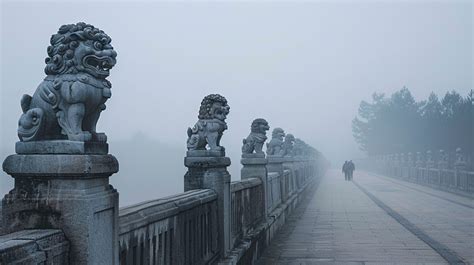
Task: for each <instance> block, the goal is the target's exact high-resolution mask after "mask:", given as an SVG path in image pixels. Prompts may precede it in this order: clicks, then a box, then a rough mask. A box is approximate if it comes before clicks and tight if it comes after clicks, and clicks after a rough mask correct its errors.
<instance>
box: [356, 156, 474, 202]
mask: <svg viewBox="0 0 474 265" xmlns="http://www.w3.org/2000/svg"><path fill="white" fill-rule="evenodd" d="M436 158H437V159H436V160H435V159H434V155H433V154H432V152H431V151H427V152H426V153H425V154H422V153H421V152H417V153H416V155H412V153H408V154H406V155H405V154H393V155H380V156H375V157H371V158H367V159H362V160H360V161H359V164H360V165H362V167H364V168H366V169H368V170H369V171H374V172H377V173H380V174H383V175H386V176H390V177H394V178H398V179H401V180H406V181H410V182H414V183H418V184H421V185H425V186H430V187H433V188H437V189H441V190H445V191H449V192H453V193H458V194H461V195H467V196H470V197H474V171H469V170H468V168H469V166H468V162H467V161H466V160H467V159H465V157H464V156H463V154H462V151H461V149H460V148H458V149H457V150H456V156H455V158H454V159H449V156H448V155H447V154H446V153H445V152H444V151H443V150H440V151H439V153H438V154H437V156H436Z"/></svg>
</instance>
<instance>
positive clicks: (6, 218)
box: [0, 24, 327, 265]
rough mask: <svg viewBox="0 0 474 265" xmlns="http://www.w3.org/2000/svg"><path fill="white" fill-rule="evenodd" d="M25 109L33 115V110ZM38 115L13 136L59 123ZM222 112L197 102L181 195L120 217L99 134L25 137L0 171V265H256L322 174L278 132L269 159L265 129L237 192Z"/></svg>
mask: <svg viewBox="0 0 474 265" xmlns="http://www.w3.org/2000/svg"><path fill="white" fill-rule="evenodd" d="M67 27H69V26H67ZM71 27H72V26H71ZM83 27H89V26H87V25H85V24H84V25H83V24H78V25H76V27H75V28H71V29H72V30H75V29H77V30H81V29H82V28H83ZM97 32H99V31H97ZM104 40H106V39H104ZM111 54H113V53H111ZM83 79H84V78H83ZM81 80H82V79H81ZM84 80H86V81H87V80H88V79H87V78H86V79H84ZM103 84H107V85H110V84H108V83H106V82H104V83H103ZM94 89H96V88H94ZM106 91H107V90H106ZM109 92H110V91H109ZM50 96H51V97H50ZM53 96H54V95H52V94H51V95H49V96H48V97H50V98H53ZM35 102H36V101H35ZM23 103H24V104H22V107H24V108H25V109H26V108H27V107H29V106H27V105H28V104H29V103H30V102H29V98H28V97H26V98H25V99H24V102H23ZM27 103H28V104H27ZM40 107H44V108H49V105H47V104H44V105H41V106H39V107H37V108H36V107H35V109H34V110H32V111H28V110H26V112H25V113H24V114H22V115H23V116H22V118H21V119H20V126H26V127H28V128H29V127H30V126H31V125H30V124H28V123H29V122H30V120H31V121H32V122H37V121H38V117H37V116H38V115H42V113H43V114H45V115H46V114H47V115H50V114H51V113H53V112H50V111H56V110H50V109H45V110H44V111H43V110H41V109H40ZM62 107H64V106H62ZM100 107H101V108H102V107H103V106H100ZM102 109H103V108H102ZM102 109H101V110H102ZM24 111H25V110H24ZM88 111H89V110H88ZM94 111H98V109H93V110H90V112H91V113H95V112H94ZM228 112H229V106H228V105H227V101H226V99H225V98H224V97H222V96H220V95H216V94H213V95H208V96H206V97H205V98H204V99H203V101H202V105H201V108H200V114H199V120H198V122H197V123H196V125H195V126H194V127H193V128H189V129H188V137H189V138H188V141H187V147H188V151H187V153H186V157H185V159H184V165H185V166H186V167H187V168H188V171H187V173H186V175H185V176H184V192H183V193H180V194H177V195H174V196H169V197H164V198H158V199H155V200H150V201H145V202H141V203H138V204H136V205H132V206H127V207H123V208H119V196H118V192H117V191H116V190H115V189H114V188H113V187H112V185H110V182H109V178H110V177H111V176H112V175H113V174H114V173H116V172H118V170H119V164H118V161H117V159H116V158H115V157H114V156H113V155H111V154H109V153H108V144H107V143H106V139H107V138H106V137H105V134H100V133H96V132H95V131H94V130H93V128H95V126H93V127H87V128H88V129H90V130H91V131H90V132H89V131H84V132H82V131H78V132H75V131H73V130H69V131H67V130H65V129H64V128H62V127H61V126H68V124H67V123H58V124H56V123H55V122H56V121H55V120H54V119H55V118H60V119H62V118H64V116H61V115H57V116H51V117H49V118H48V119H47V120H45V122H52V124H49V125H48V126H50V127H48V128H49V129H51V130H50V131H48V130H46V129H44V130H43V129H42V128H38V130H39V131H38V132H39V134H34V135H32V136H31V135H30V136H31V137H30V136H29V134H27V133H28V132H27V131H25V130H23V129H24V128H20V129H21V130H20V132H21V134H22V135H21V136H20V141H19V142H17V143H16V146H15V150H16V154H13V155H10V156H8V157H7V158H6V159H5V160H4V163H3V170H4V171H5V172H6V173H7V174H9V175H11V176H12V177H13V178H14V179H15V181H14V183H15V184H14V187H13V189H12V190H11V191H10V192H9V193H8V194H6V195H5V197H4V198H3V200H2V207H1V213H2V214H1V218H0V220H1V222H0V223H1V227H0V235H1V236H0V264H112V265H118V264H123V265H135V264H153V265H157V264H178V265H188V264H190V265H191V264H192V265H200V264H255V262H256V261H257V259H258V257H259V256H260V255H261V253H262V251H263V250H264V249H265V247H266V246H267V245H268V244H269V243H270V242H271V240H272V239H273V237H274V235H275V234H276V233H277V231H278V230H279V228H280V227H281V226H283V225H284V223H285V221H286V220H287V216H288V215H289V214H291V212H292V211H293V209H294V208H295V207H296V206H297V205H298V203H299V202H300V201H301V199H302V198H303V197H304V196H306V195H307V194H308V191H310V190H311V189H309V187H314V186H315V185H314V184H316V183H317V181H318V179H319V178H320V177H321V176H322V175H323V173H324V170H325V168H326V164H327V163H326V162H325V161H326V160H325V159H324V157H323V156H322V154H321V153H319V152H318V151H317V150H316V149H314V148H313V147H311V146H309V145H307V144H306V143H304V142H303V141H302V140H300V139H297V138H295V137H294V136H293V135H291V134H286V136H285V134H284V132H283V130H282V129H281V128H276V129H274V132H273V139H272V141H270V142H269V144H268V146H267V154H268V155H265V153H264V152H263V151H262V147H263V146H264V144H265V141H266V139H267V137H266V131H267V130H268V129H269V126H268V123H267V122H266V121H265V120H264V119H256V120H254V122H253V123H252V126H251V133H250V134H249V136H248V137H247V138H246V139H244V140H243V147H242V157H241V161H240V162H241V164H242V170H241V176H240V177H241V180H240V181H235V182H232V183H231V181H230V179H231V178H230V174H229V172H228V171H227V167H228V166H229V165H230V164H231V160H230V158H228V157H226V156H225V148H224V147H222V146H220V144H219V142H220V138H221V137H222V135H223V131H224V130H226V129H227V124H226V123H225V116H226V115H227V113H228ZM79 114H80V113H79ZM94 115H95V114H94ZM30 116H31V117H30ZM74 117H76V116H74ZM94 117H98V116H94ZM39 122H42V121H41V120H40V121H39ZM71 122H72V121H71ZM74 122H78V121H77V120H74ZM95 122H96V121H95ZM35 124H36V123H35ZM40 125H41V124H39V125H38V126H40ZM89 125H90V124H89ZM26 127H25V128H26ZM78 128H79V129H80V128H81V126H78V127H77V128H76V127H75V128H74V130H75V129H78ZM84 128H85V127H84ZM40 129H42V130H40ZM53 129H54V130H53ZM63 129H64V130H63ZM66 129H71V128H66ZM59 132H64V133H65V132H67V133H69V134H68V135H58V134H57V133H59ZM35 137H36V138H35ZM283 137H285V138H284V141H283ZM89 138H91V139H89ZM131 181H133V180H131ZM66 239H67V240H66Z"/></svg>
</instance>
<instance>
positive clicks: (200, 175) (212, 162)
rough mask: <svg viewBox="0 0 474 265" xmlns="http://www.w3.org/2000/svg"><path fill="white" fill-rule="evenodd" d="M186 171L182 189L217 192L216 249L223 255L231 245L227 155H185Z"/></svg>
mask: <svg viewBox="0 0 474 265" xmlns="http://www.w3.org/2000/svg"><path fill="white" fill-rule="evenodd" d="M184 164H185V165H186V167H188V171H187V172H186V175H185V176H184V191H189V190H194V189H212V190H214V192H216V193H217V226H218V234H219V238H218V244H217V245H218V249H219V253H220V257H225V256H226V255H227V253H228V251H229V250H230V247H231V237H230V235H231V229H230V216H231V212H230V208H231V197H230V174H229V172H228V171H227V166H229V165H230V159H229V158H228V157H186V158H185V162H184Z"/></svg>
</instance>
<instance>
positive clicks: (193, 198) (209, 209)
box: [119, 189, 219, 264]
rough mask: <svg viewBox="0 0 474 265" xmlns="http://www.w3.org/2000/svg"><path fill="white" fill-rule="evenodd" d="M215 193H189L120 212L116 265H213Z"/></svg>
mask: <svg viewBox="0 0 474 265" xmlns="http://www.w3.org/2000/svg"><path fill="white" fill-rule="evenodd" d="M216 218H217V194H216V193H215V192H214V191H213V190H210V189H204V190H203V189H199V190H191V191H187V192H184V193H180V194H176V195H173V196H168V197H164V198H160V199H156V200H151V201H145V202H141V203H138V204H136V205H131V206H127V207H124V208H121V209H120V214H119V242H120V243H119V244H120V250H119V253H120V264H213V263H214V262H215V261H216V260H217V258H218V254H219V252H218V245H217V244H218V241H217V240H218V239H217V237H218V233H217V231H218V230H217V225H216V223H215V221H214V220H216Z"/></svg>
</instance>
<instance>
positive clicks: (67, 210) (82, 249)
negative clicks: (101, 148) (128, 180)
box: [2, 155, 118, 264]
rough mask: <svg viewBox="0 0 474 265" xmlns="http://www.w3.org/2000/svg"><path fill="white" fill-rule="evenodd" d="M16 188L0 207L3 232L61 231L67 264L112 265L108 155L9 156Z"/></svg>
mask: <svg viewBox="0 0 474 265" xmlns="http://www.w3.org/2000/svg"><path fill="white" fill-rule="evenodd" d="M3 169H4V170H5V172H7V173H8V174H10V175H12V177H14V178H15V186H14V188H13V190H11V191H10V192H9V193H8V194H7V195H5V197H4V199H3V201H2V215H3V223H4V228H3V229H4V232H6V233H11V232H15V231H19V230H23V229H38V228H40V229H62V230H63V231H64V233H65V235H66V237H67V238H68V239H69V240H70V244H71V253H70V257H71V263H72V264H117V262H118V252H117V249H118V248H117V244H118V238H117V231H118V230H117V229H116V228H117V227H118V224H117V221H118V216H117V215H118V193H117V191H116V190H115V189H114V188H113V187H112V186H111V185H110V184H109V176H110V175H112V174H113V173H115V172H117V171H118V163H117V160H116V159H115V157H113V156H112V155H11V156H9V157H7V159H5V161H4V163H3Z"/></svg>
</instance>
